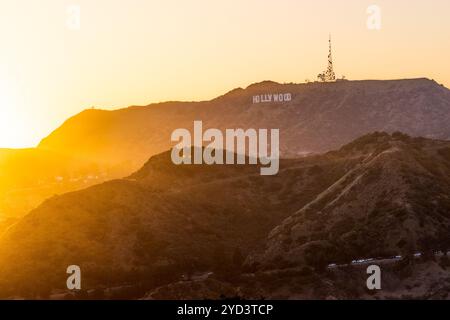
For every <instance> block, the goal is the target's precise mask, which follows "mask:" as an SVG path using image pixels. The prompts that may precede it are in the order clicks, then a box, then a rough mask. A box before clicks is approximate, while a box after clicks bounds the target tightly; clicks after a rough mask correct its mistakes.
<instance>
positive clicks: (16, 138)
mask: <svg viewBox="0 0 450 320" xmlns="http://www.w3.org/2000/svg"><path fill="white" fill-rule="evenodd" d="M16 98H17V95H16V91H15V89H14V88H13V86H12V85H11V84H10V83H9V82H8V81H7V80H6V79H4V78H1V77H0V148H21V147H24V146H25V145H26V144H27V141H26V139H27V133H28V130H27V128H26V125H25V123H24V122H23V120H21V116H20V112H19V111H18V108H17V103H16V102H17V99H16Z"/></svg>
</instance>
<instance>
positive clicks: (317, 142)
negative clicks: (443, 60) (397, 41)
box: [0, 79, 450, 217]
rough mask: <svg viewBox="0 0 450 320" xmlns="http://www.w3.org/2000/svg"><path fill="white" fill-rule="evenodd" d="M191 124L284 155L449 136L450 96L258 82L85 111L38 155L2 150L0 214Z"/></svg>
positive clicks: (406, 89)
mask: <svg viewBox="0 0 450 320" xmlns="http://www.w3.org/2000/svg"><path fill="white" fill-rule="evenodd" d="M266 93H267V94H275V93H290V94H291V95H292V100H291V101H288V102H283V103H277V102H265V103H259V104H253V96H255V95H261V94H266ZM194 120H202V121H203V124H204V127H205V129H206V128H208V127H214V128H219V129H222V130H224V129H226V128H244V129H245V128H255V129H258V128H279V129H280V135H281V136H280V148H281V154H282V156H283V157H285V158H297V157H299V156H303V155H306V154H311V153H321V152H326V151H329V150H332V149H336V148H339V147H340V146H342V145H344V144H346V143H348V142H350V141H352V140H353V139H356V138H357V137H360V136H361V135H364V134H366V133H370V132H374V131H386V132H391V133H392V132H394V131H401V132H404V133H407V134H409V135H412V136H422V137H428V138H433V139H447V140H448V139H450V126H449V125H448V124H449V123H450V90H448V89H447V88H445V87H443V86H440V85H438V84H437V83H436V82H434V81H432V80H428V79H410V80H386V81H384V80H383V81H371V80H367V81H339V82H335V83H308V84H279V83H276V82H272V81H264V82H260V83H255V84H252V85H250V86H248V87H247V88H246V89H241V88H238V89H234V90H232V91H230V92H228V93H227V94H225V95H223V96H220V97H217V98H215V99H213V100H210V101H203V102H165V103H157V104H151V105H148V106H142V107H137V106H134V107H129V108H126V109H119V110H115V111H105V110H96V109H89V110H85V111H83V112H81V113H80V114H78V115H75V116H74V117H72V118H70V119H68V120H67V121H66V122H65V123H64V124H63V125H62V126H61V127H59V128H58V129H56V130H55V131H54V132H53V133H52V134H50V135H49V136H48V137H46V138H45V139H43V140H42V141H41V143H40V144H39V147H38V148H36V149H28V150H0V214H1V215H2V216H8V217H18V216H22V215H24V214H25V213H27V212H28V211H29V210H31V209H32V208H34V207H35V206H36V205H38V204H39V203H41V202H42V201H43V200H44V199H46V198H48V197H50V196H53V195H54V194H60V193H64V192H68V191H74V190H78V189H81V188H83V187H87V186H89V185H92V184H95V183H99V182H102V181H104V180H107V179H112V178H118V177H124V176H126V175H129V174H131V173H132V172H133V171H135V170H138V169H139V168H140V167H141V166H142V165H143V164H144V163H145V162H146V161H147V159H148V158H149V157H151V156H152V155H155V154H158V153H161V152H164V151H165V150H168V149H170V148H171V147H172V145H173V143H171V141H170V135H171V133H172V131H173V130H174V129H177V128H188V129H189V128H192V126H193V121H194ZM61 178H62V180H58V181H57V179H61ZM55 181H56V182H57V183H55ZM16 199H17V200H19V201H16Z"/></svg>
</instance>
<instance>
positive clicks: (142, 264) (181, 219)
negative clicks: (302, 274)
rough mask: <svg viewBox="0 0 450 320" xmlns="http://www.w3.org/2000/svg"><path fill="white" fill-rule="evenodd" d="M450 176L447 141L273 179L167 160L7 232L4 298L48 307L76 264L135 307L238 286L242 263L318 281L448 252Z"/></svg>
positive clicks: (357, 146) (325, 161)
mask: <svg viewBox="0 0 450 320" xmlns="http://www.w3.org/2000/svg"><path fill="white" fill-rule="evenodd" d="M449 177H450V142H448V141H438V140H429V139H424V138H411V137H408V136H405V135H403V134H400V133H395V134H393V135H389V134H387V133H374V134H370V135H366V136H364V137H361V138H359V139H357V140H355V141H354V142H352V143H350V144H347V145H345V146H343V147H342V148H341V149H339V150H337V151H333V152H328V153H325V154H323V155H317V156H309V157H304V158H300V159H291V160H282V161H281V164H280V172H279V174H278V175H276V176H260V175H259V170H258V168H257V166H242V165H241V166H239V165H236V166H233V165H230V166H225V165H223V166H220V165H219V166H217V165H216V166H206V165H191V166H175V165H173V164H172V162H171V160H170V154H169V153H168V152H165V153H162V154H160V155H157V156H153V157H152V158H151V159H150V160H149V161H148V162H147V163H146V164H145V165H144V166H143V168H141V169H140V170H139V171H137V172H136V173H134V174H133V175H131V176H129V177H128V178H125V179H119V180H113V181H109V182H106V183H103V184H100V185H96V186H93V187H90V188H88V189H85V190H82V191H77V192H73V193H68V194H65V195H62V196H58V197H54V198H52V199H49V200H47V201H46V202H44V203H43V204H42V205H41V206H39V207H38V208H36V209H35V210H33V211H32V212H31V213H30V214H28V215H27V216H25V217H24V218H23V219H21V220H20V221H19V222H17V223H16V224H14V225H13V226H11V227H10V228H9V229H8V230H7V231H6V232H5V233H4V234H3V235H2V236H1V237H0V259H1V261H4V262H3V263H2V264H1V265H0V293H1V294H2V295H4V296H11V295H19V296H20V295H21V294H25V293H27V294H28V295H32V296H33V295H34V296H38V295H40V296H43V297H45V296H48V294H50V293H51V292H54V290H55V289H64V286H65V279H66V274H65V268H66V267H67V266H68V265H70V264H78V265H80V266H81V268H82V270H83V281H84V282H83V284H84V288H85V289H99V290H103V289H104V288H110V287H115V286H125V285H127V286H130V285H131V286H132V287H134V289H135V290H136V291H134V292H133V294H134V297H136V296H143V295H144V294H145V293H146V292H150V291H152V290H153V289H155V288H156V287H158V286H164V285H170V284H172V283H176V282H177V281H180V279H181V278H182V276H183V275H186V274H187V275H189V274H194V273H202V272H203V273H204V272H214V274H215V276H216V277H217V276H220V277H221V279H223V278H225V279H227V278H228V279H239V277H236V273H239V272H240V270H241V268H242V267H243V266H245V267H246V268H247V270H250V272H254V271H258V270H261V271H264V270H283V269H286V268H293V267H307V266H309V267H311V268H312V269H313V270H314V269H317V270H318V269H319V268H321V267H323V266H324V265H326V264H327V263H331V262H339V261H347V262H348V261H351V259H355V258H360V257H367V256H369V257H370V256H371V255H373V256H386V255H394V254H399V253H403V252H405V253H408V252H412V251H414V250H420V251H424V252H425V251H426V250H437V249H442V248H445V247H446V246H447V244H448V240H449V237H448V233H449V231H450V216H449V212H450V193H449V190H450V178H449ZM244 260H245V265H243V263H244ZM289 281H290V280H289ZM263 282H264V281H263ZM210 283H211V285H214V286H218V287H221V285H219V284H218V283H217V282H214V281H210ZM253 284H254V282H253ZM281 284H282V285H286V282H283V283H281ZM239 286H241V287H243V288H246V287H247V286H250V287H251V286H252V281H251V280H248V279H247V280H246V282H243V283H241V284H239ZM250 287H248V288H250ZM171 288H172V289H171V290H175V289H174V288H176V286H175V287H173V286H172V287H171ZM223 288H228V287H227V286H224V287H223ZM161 290H162V289H161ZM205 290H206V289H205ZM227 290H228V289H227ZM163 291H164V290H163ZM163 291H158V292H163ZM133 294H131V296H133ZM178 294H179V295H181V297H182V294H183V293H182V292H178Z"/></svg>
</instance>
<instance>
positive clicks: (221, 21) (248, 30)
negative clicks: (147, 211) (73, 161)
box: [0, 0, 450, 147]
mask: <svg viewBox="0 0 450 320" xmlns="http://www.w3.org/2000/svg"><path fill="white" fill-rule="evenodd" d="M372 4H376V5H378V6H379V7H380V8H381V10H382V12H381V13H382V15H381V18H382V20H381V30H370V29H368V28H367V24H366V22H367V19H368V16H369V15H368V14H367V12H366V10H367V8H368V7H369V5H372ZM70 5H79V8H80V10H81V11H80V13H81V16H80V17H81V19H80V29H79V30H77V29H76V28H74V27H73V24H71V22H72V21H73V20H70V19H71V16H70V13H71V12H69V11H70V10H69V11H68V6H70ZM449 16H450V1H448V0H428V1H425V0H420V1H419V0H384V1H382V0H374V1H365V0H341V1H336V0H328V1H325V0H314V1H312V0H308V1H303V0H178V1H174V0H127V1H125V0H71V1H65V0H39V1H33V0H0V41H1V47H0V147H30V146H35V145H36V144H37V143H38V142H39V141H40V139H42V138H43V137H44V136H46V135H47V134H49V133H50V132H51V131H52V130H54V129H55V128H56V127H58V126H59V125H61V124H62V122H63V121H64V120H65V119H67V118H68V117H70V116H72V115H74V114H76V113H78V112H80V111H82V110H83V109H86V108H90V107H92V106H95V107H97V108H104V109H115V108H120V107H126V106H129V105H146V104H149V103H151V102H159V101H164V100H205V99H211V98H214V97H215V96H217V95H220V94H223V93H225V92H227V91H229V90H231V89H233V88H236V87H246V86H248V85H249V84H251V83H253V82H258V81H262V80H274V81H278V82H304V81H305V79H310V80H315V78H316V76H317V74H318V73H319V72H321V71H323V69H324V68H325V67H326V58H327V50H328V47H327V46H328V43H327V40H328V34H329V33H331V34H332V37H333V45H334V59H335V68H336V73H337V75H338V76H341V75H345V76H346V77H347V78H348V79H393V78H413V77H428V78H432V79H435V80H436V81H438V82H439V83H443V84H444V85H445V86H447V87H450V59H449V56H450V40H449V39H450V19H449V18H448V17H449Z"/></svg>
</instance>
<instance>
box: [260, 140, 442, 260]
mask: <svg viewBox="0 0 450 320" xmlns="http://www.w3.org/2000/svg"><path fill="white" fill-rule="evenodd" d="M328 155H329V156H340V155H346V157H351V158H357V159H358V164H357V165H355V166H354V167H353V168H352V169H351V170H349V171H347V172H346V174H345V175H343V176H342V177H341V178H340V179H338V180H337V181H336V182H335V183H334V184H333V185H332V186H331V187H329V188H327V189H325V190H323V192H321V193H320V194H318V196H317V197H316V198H315V199H314V200H313V201H311V202H310V203H308V205H306V206H304V207H303V208H302V209H300V210H299V211H297V212H295V213H294V214H292V215H291V216H290V217H289V218H287V219H286V220H285V221H283V223H281V224H280V225H279V226H278V227H276V228H275V229H274V230H272V231H271V233H270V235H269V236H268V243H267V248H266V250H265V252H264V254H263V258H262V259H263V264H265V266H266V267H268V268H271V267H274V265H272V264H275V267H279V266H281V265H282V264H286V265H290V264H298V263H307V264H310V265H312V266H316V267H320V265H322V266H323V265H326V264H329V263H348V262H350V261H352V260H353V259H360V258H376V257H390V256H395V255H398V254H402V255H408V254H409V255H410V254H412V253H414V252H426V251H429V250H442V251H444V252H447V250H448V249H449V248H450V237H449V232H450V149H449V143H448V142H442V141H431V140H426V139H422V138H410V137H408V136H404V135H402V134H394V135H393V136H389V135H387V134H373V135H368V136H364V137H362V138H359V139H357V140H356V141H354V142H352V143H350V144H348V145H346V146H344V147H343V148H342V149H340V150H339V151H336V152H331V153H329V154H328Z"/></svg>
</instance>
